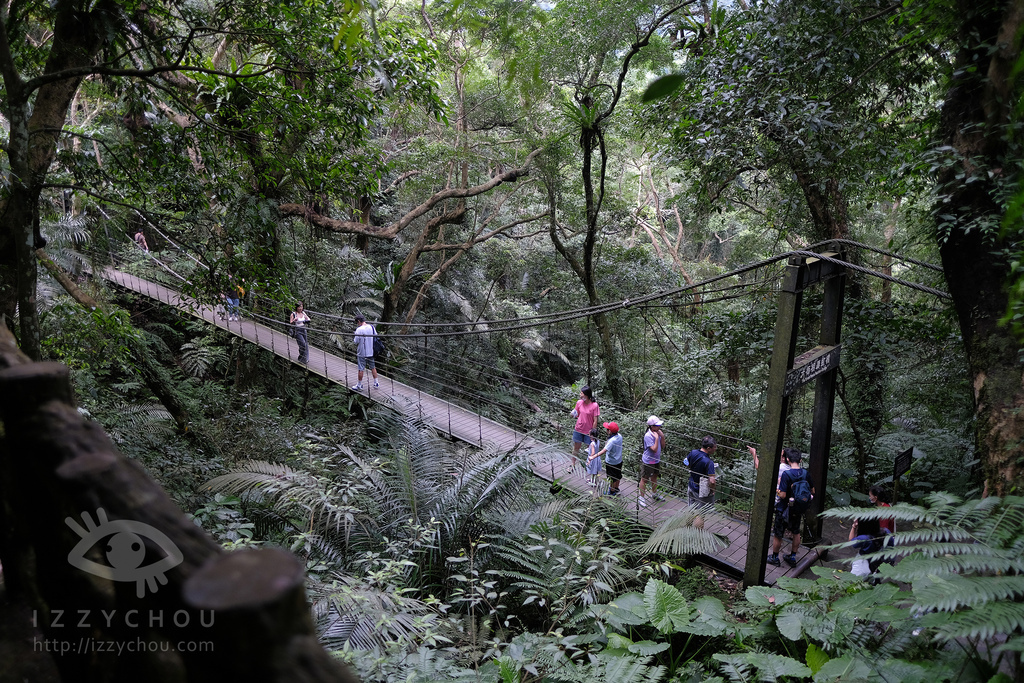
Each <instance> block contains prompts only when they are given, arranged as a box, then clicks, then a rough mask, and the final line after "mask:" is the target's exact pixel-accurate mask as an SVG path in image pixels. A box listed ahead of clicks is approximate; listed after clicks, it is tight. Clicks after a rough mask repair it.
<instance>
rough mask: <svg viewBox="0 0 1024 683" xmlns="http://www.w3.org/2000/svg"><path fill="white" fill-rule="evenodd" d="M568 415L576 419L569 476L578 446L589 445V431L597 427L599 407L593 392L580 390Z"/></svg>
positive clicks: (587, 389)
mask: <svg viewBox="0 0 1024 683" xmlns="http://www.w3.org/2000/svg"><path fill="white" fill-rule="evenodd" d="M570 414H571V415H572V416H573V417H575V418H576V426H575V427H573V430H572V463H570V465H569V473H570V474H571V473H572V471H573V469H574V468H575V467H576V458H577V457H578V456H579V452H580V446H589V445H590V430H591V429H593V428H594V427H595V426H596V425H597V418H598V417H600V416H601V407H600V406H599V405H597V401H595V400H594V392H593V391H592V390H591V388H590V387H589V386H585V387H583V388H582V389H580V398H579V400H578V401H576V407H575V408H573V409H572V413H570Z"/></svg>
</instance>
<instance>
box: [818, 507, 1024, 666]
mask: <svg viewBox="0 0 1024 683" xmlns="http://www.w3.org/2000/svg"><path fill="white" fill-rule="evenodd" d="M923 502H924V505H910V504H903V503H901V504H899V505H895V506H893V507H892V508H872V509H868V510H865V509H863V508H839V509H834V510H829V511H827V512H825V513H824V514H825V515H826V516H831V517H847V518H853V519H880V518H884V517H893V518H895V519H896V520H897V528H899V529H901V530H900V531H897V532H896V534H895V544H894V546H893V547H890V548H886V549H883V550H882V551H881V552H879V553H878V557H879V558H881V559H886V560H890V561H893V560H899V562H898V563H897V564H895V565H894V566H890V565H886V564H883V565H881V567H880V568H879V574H881V575H882V576H883V577H885V578H888V579H891V580H893V581H898V582H904V583H909V584H911V586H912V588H913V590H912V592H911V594H910V598H909V600H908V601H907V602H906V604H907V605H908V606H909V610H910V614H911V615H912V616H913V618H914V624H915V631H917V632H919V633H927V634H929V635H931V636H932V637H933V638H934V639H935V640H937V641H939V642H941V643H950V644H955V645H956V647H963V646H965V645H966V646H968V648H969V649H970V650H971V652H970V657H971V660H972V662H973V664H974V665H975V666H977V665H979V664H981V663H987V664H988V666H989V667H990V668H992V669H993V670H994V669H995V668H997V667H998V666H1004V667H1005V666H1014V667H1016V662H1017V661H1018V657H1017V656H1016V655H1014V654H1012V653H1015V652H1020V651H1021V650H1024V603H1022V599H1024V497H1020V496H1007V497H1005V498H999V497H996V496H992V497H988V498H980V499H972V500H963V499H961V498H959V497H957V496H954V495H952V494H949V493H933V494H930V495H928V496H926V497H925V498H924V500H923Z"/></svg>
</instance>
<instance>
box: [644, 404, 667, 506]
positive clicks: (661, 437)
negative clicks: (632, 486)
mask: <svg viewBox="0 0 1024 683" xmlns="http://www.w3.org/2000/svg"><path fill="white" fill-rule="evenodd" d="M663 424H665V423H664V422H662V421H661V418H659V417H658V416H657V415H651V416H650V417H649V418H647V433H646V434H644V454H643V455H642V456H641V457H640V497H639V498H638V499H637V503H639V504H640V507H644V508H645V507H647V498H646V494H647V483H648V482H650V484H651V498H652V499H654V500H665V498H664V496H661V495H659V494H658V474H659V473H660V472H661V450H662V448H664V446H665V433H664V432H663V431H661V426H662V425H663Z"/></svg>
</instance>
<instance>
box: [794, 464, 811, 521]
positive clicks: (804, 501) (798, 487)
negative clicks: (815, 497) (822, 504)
mask: <svg viewBox="0 0 1024 683" xmlns="http://www.w3.org/2000/svg"><path fill="white" fill-rule="evenodd" d="M811 498H812V494H811V482H809V481H807V472H806V471H804V472H803V476H802V477H801V478H800V479H795V480H793V481H792V482H791V483H790V485H789V499H790V500H791V501H793V507H794V508H795V509H796V511H797V512H801V511H803V510H806V509H807V506H809V505H810V504H811Z"/></svg>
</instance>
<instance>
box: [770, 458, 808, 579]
mask: <svg viewBox="0 0 1024 683" xmlns="http://www.w3.org/2000/svg"><path fill="white" fill-rule="evenodd" d="M802 459H803V455H802V454H801V453H800V451H798V450H796V449H795V448H793V449H790V451H789V469H788V470H786V471H785V472H784V473H783V474H782V476H781V477H779V489H778V491H777V492H776V493H777V494H778V501H779V502H778V503H776V504H775V524H774V528H773V529H772V536H774V538H773V539H772V554H771V555H769V556H768V564H772V565H775V566H776V567H778V566H779V565H780V564H781V563H780V562H779V550H781V549H782V538H783V537H784V536H785V535H786V529H789V531H790V533H791V534H793V545H792V546H791V548H790V553H789V555H786V556H784V557H783V558H782V559H784V560H785V561H786V564H788V565H789V566H791V567H795V566H796V551H797V550H799V549H800V519H801V517H803V514H804V512H805V511H806V510H807V508H808V507H809V506H810V504H811V499H812V498H814V484H813V483H811V480H810V479H809V478H808V476H807V472H806V470H804V468H803V467H802V466H801V465H800V461H801V460H802Z"/></svg>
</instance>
